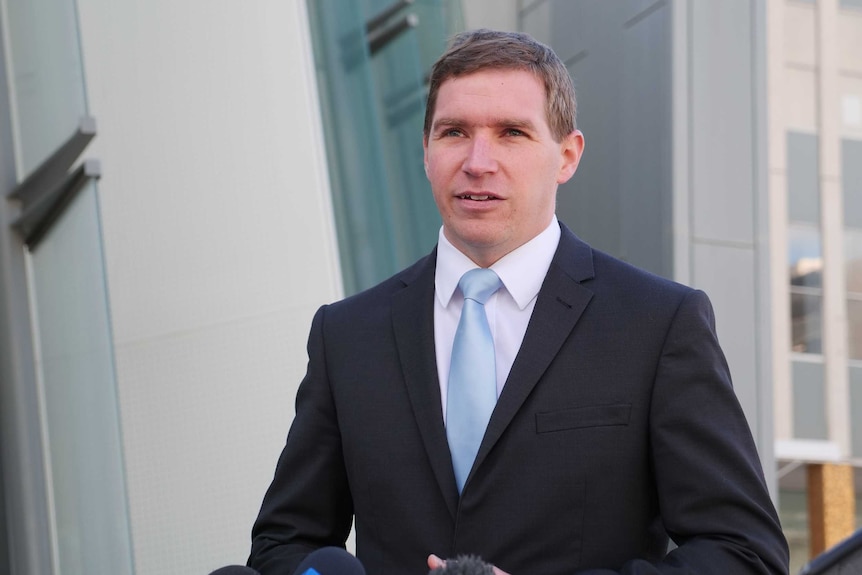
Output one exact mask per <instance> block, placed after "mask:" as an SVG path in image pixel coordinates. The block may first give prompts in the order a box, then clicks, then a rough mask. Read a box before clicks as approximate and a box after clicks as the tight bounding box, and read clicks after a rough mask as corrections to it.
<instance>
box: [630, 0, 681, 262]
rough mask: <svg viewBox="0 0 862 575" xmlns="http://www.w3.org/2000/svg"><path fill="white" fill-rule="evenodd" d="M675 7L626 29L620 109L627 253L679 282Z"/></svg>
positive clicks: (657, 8) (654, 11)
mask: <svg viewBox="0 0 862 575" xmlns="http://www.w3.org/2000/svg"><path fill="white" fill-rule="evenodd" d="M670 17H671V16H670V8H669V6H668V5H667V3H663V2H661V3H658V4H653V5H651V6H650V7H649V8H648V9H647V10H646V11H644V12H641V14H640V15H639V16H637V17H635V18H634V19H632V20H629V21H628V23H626V24H624V25H623V32H622V46H623V60H622V75H621V82H622V86H621V88H622V89H621V92H620V98H621V105H622V108H621V110H620V116H621V121H620V164H621V166H623V167H624V169H622V170H621V171H620V216H621V233H622V240H621V243H622V254H621V255H623V256H624V257H625V258H626V259H628V260H629V261H631V262H632V263H634V264H635V265H638V266H640V267H643V268H645V269H648V270H650V271H651V272H653V273H656V274H659V275H662V276H665V277H673V245H672V241H673V211H672V210H673V205H672V202H673V197H672V192H673V183H672V181H671V173H672V171H671V170H672V166H671V160H672V158H671V101H672V100H671V97H670V82H671V57H670V29H671V22H670Z"/></svg>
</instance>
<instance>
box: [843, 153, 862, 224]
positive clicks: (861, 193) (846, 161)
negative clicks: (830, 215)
mask: <svg viewBox="0 0 862 575" xmlns="http://www.w3.org/2000/svg"><path fill="white" fill-rule="evenodd" d="M841 187H842V190H843V194H842V195H843V197H844V225H845V226H847V227H848V228H857V229H860V230H862V141H859V140H842V141H841Z"/></svg>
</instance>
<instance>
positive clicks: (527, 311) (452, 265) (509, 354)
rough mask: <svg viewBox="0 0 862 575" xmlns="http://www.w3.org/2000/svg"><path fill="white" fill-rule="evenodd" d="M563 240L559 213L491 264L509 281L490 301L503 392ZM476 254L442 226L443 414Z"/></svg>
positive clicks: (437, 342)
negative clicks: (464, 287)
mask: <svg viewBox="0 0 862 575" xmlns="http://www.w3.org/2000/svg"><path fill="white" fill-rule="evenodd" d="M559 243H560V225H559V223H558V222H557V217H556V216H554V217H553V218H552V220H551V223H550V225H548V227H547V228H545V230H544V231H543V232H542V233H540V234H539V235H538V236H536V237H535V238H533V239H532V240H530V241H529V242H527V243H525V244H524V245H522V246H521V247H519V248H517V249H516V250H514V251H512V252H509V253H508V254H506V255H505V256H503V257H502V258H500V259H499V260H498V261H497V262H496V263H494V265H492V266H491V269H492V270H494V271H495V272H496V273H497V275H498V276H499V277H500V280H501V281H502V282H503V287H501V288H500V289H499V290H497V293H495V294H494V295H492V296H491V298H490V299H489V300H488V301H487V302H486V303H485V314H486V315H487V316H488V325H489V326H490V327H491V335H492V337H493V338H494V352H495V355H496V364H497V397H500V393H501V392H502V391H503V385H505V383H506V379H507V378H508V377H509V371H511V369H512V364H513V363H514V362H515V356H516V355H518V350H519V349H521V342H522V341H524V334H525V333H526V331H527V324H528V323H529V322H530V316H531V315H532V314H533V308H534V307H535V306H536V296H538V295H539V289H540V288H541V287H542V282H544V281H545V275H547V273H548V268H549V267H550V266H551V260H552V259H553V257H554V253H555V252H556V251H557V245H558V244H559ZM477 267H479V266H477V265H476V264H475V263H474V262H473V260H471V259H470V258H468V257H467V256H466V255H464V254H463V253H461V252H460V251H458V249H457V248H456V247H455V246H453V245H452V244H451V243H450V242H449V240H447V239H446V236H445V235H444V234H443V228H440V233H439V239H438V242H437V269H436V271H435V273H434V294H435V297H434V346H435V348H436V351H437V374H438V378H439V380H440V399H441V400H442V402H443V420H444V422H445V420H446V398H447V395H448V389H449V364H450V363H451V361H452V342H453V341H454V340H455V331H456V330H457V329H458V320H459V319H460V318H461V308H462V307H463V305H464V296H463V295H462V294H461V290H460V289H458V282H459V281H460V280H461V276H462V275H464V274H465V273H466V272H468V271H470V270H471V269H473V268H477Z"/></svg>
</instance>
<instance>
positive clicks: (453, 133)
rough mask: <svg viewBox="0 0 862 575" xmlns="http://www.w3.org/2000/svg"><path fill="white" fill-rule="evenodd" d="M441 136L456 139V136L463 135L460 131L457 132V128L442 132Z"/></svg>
mask: <svg viewBox="0 0 862 575" xmlns="http://www.w3.org/2000/svg"><path fill="white" fill-rule="evenodd" d="M441 135H442V136H443V137H444V138H457V137H458V136H461V135H463V133H462V132H461V130H458V129H457V128H452V129H449V130H444V131H443V133H442V134H441Z"/></svg>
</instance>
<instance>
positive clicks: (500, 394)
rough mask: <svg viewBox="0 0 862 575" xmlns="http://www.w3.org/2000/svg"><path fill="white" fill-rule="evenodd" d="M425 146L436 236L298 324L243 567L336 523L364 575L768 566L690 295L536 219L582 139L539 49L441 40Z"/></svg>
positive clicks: (716, 367)
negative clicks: (470, 568) (432, 243)
mask: <svg viewBox="0 0 862 575" xmlns="http://www.w3.org/2000/svg"><path fill="white" fill-rule="evenodd" d="M424 149H425V171H426V174H427V176H428V179H429V180H430V182H431V188H432V191H433V194H434V199H435V201H436V204H437V207H438V209H439V211H440V214H441V216H442V218H443V227H442V230H441V233H440V236H439V243H438V246H437V248H436V249H435V250H434V251H433V252H432V253H431V254H430V255H429V256H427V257H425V258H423V259H422V260H420V261H419V262H417V263H416V264H414V265H413V266H412V267H410V268H408V269H406V270H404V271H403V272H401V273H400V274H398V275H396V276H394V277H393V278H390V279H389V280H387V281H385V282H383V283H382V284H380V285H378V286H376V287H374V288H372V289H370V290H368V291H366V292H363V293H361V294H358V295H356V296H353V297H350V298H348V299H346V300H344V301H341V302H338V303H335V304H332V305H330V306H324V307H323V308H321V309H320V310H319V311H318V313H317V314H316V316H315V318H314V321H313V323H312V327H311V335H310V337H309V342H308V354H309V363H308V372H307V374H306V376H305V378H304V379H303V382H302V384H301V385H300V388H299V392H298V394H297V398H296V418H295V420H294V423H293V425H292V428H291V431H290V434H289V436H288V439H287V444H286V446H285V448H284V451H283V453H282V456H281V458H280V460H279V464H278V467H277V469H276V473H275V478H274V480H273V482H272V485H271V486H270V488H269V490H268V492H267V494H266V497H265V499H264V502H263V505H262V509H261V512H260V516H259V517H258V520H257V522H256V523H255V526H254V530H253V544H252V553H251V557H250V558H249V565H251V566H253V567H255V568H257V569H259V570H260V571H261V572H262V573H264V574H266V573H291V572H292V571H293V570H294V569H296V566H297V565H298V564H299V562H300V561H301V560H302V559H303V557H305V556H306V555H307V554H309V553H310V552H311V551H313V550H315V549H318V548H320V547H323V546H328V545H335V546H343V545H344V541H345V538H346V537H347V535H348V533H349V531H350V527H351V521H352V520H354V519H355V523H356V542H357V555H358V557H359V559H360V560H361V561H362V562H363V563H364V565H365V568H366V569H367V571H368V573H369V574H372V575H384V574H396V575H411V574H417V575H418V574H424V573H427V571H428V570H429V569H432V568H436V567H439V566H440V565H441V563H442V562H443V559H441V558H444V559H445V558H454V557H456V556H459V555H465V554H472V555H478V556H480V557H482V558H483V559H484V560H485V561H488V562H489V563H492V564H494V565H495V572H496V573H498V574H501V573H511V574H513V575H573V574H576V573H581V574H610V573H627V574H647V573H651V574H658V573H667V574H670V573H680V574H681V573H716V574H722V575H728V574H729V575H742V574H748V573H773V574H774V573H786V572H787V561H788V559H787V546H786V542H785V540H784V538H783V535H782V533H781V529H780V526H779V523H778V519H777V517H776V513H775V509H774V507H773V505H772V503H771V502H770V499H769V496H768V494H767V490H766V487H765V485H764V481H763V476H762V470H761V467H760V463H759V460H758V457H757V453H756V451H755V447H754V444H753V441H752V438H751V434H750V432H749V429H748V426H747V424H746V421H745V419H744V416H743V413H742V410H741V409H740V407H739V404H738V402H737V400H736V398H735V396H734V394H733V391H732V389H731V383H730V376H729V373H728V369H727V366H726V364H725V361H724V358H723V356H722V353H721V350H720V348H719V345H718V342H717V340H716V336H715V331H714V320H713V315H712V309H711V307H710V304H709V301H708V299H707V298H706V296H705V295H704V294H702V293H701V292H697V291H695V290H692V289H690V288H687V287H684V286H681V285H679V284H675V283H673V282H670V281H668V280H664V279H661V278H658V277H655V276H652V275H650V274H648V273H646V272H643V271H641V270H638V269H636V268H633V267H631V266H629V265H627V264H624V263H622V262H620V261H618V260H616V259H614V258H612V257H610V256H608V255H605V254H603V253H600V252H598V251H595V250H592V249H591V248H590V247H589V246H588V245H586V244H585V243H583V242H582V241H580V240H579V239H577V238H576V237H575V236H574V235H573V234H572V233H571V232H570V231H569V230H568V229H567V228H566V227H565V226H562V225H561V224H560V223H559V222H557V220H556V218H555V216H554V206H555V198H556V191H557V187H558V185H559V184H561V183H563V182H566V181H567V180H568V179H569V178H571V176H572V175H573V174H574V172H575V170H576V169H577V166H578V162H579V161H580V159H581V155H582V153H583V149H584V138H583V135H582V134H581V133H580V132H579V131H578V130H577V129H576V127H575V96H574V89H573V87H572V83H571V78H570V77H569V75H568V71H567V70H566V68H565V66H563V64H562V63H561V62H560V61H559V59H558V58H557V57H556V55H555V54H554V53H553V52H552V51H551V50H550V49H549V48H547V47H546V46H543V45H541V44H539V43H537V42H535V41H534V40H533V39H531V38H529V37H528V36H525V35H522V34H514V33H502V32H493V31H488V30H480V31H475V32H470V33H465V34H462V35H459V36H457V37H456V38H455V40H454V42H453V44H452V46H451V47H450V48H449V50H448V51H447V52H446V53H445V54H444V55H443V56H442V57H441V58H440V60H439V61H438V62H437V63H436V64H435V66H434V69H433V71H432V76H431V85H430V92H429V96H428V106H427V112H426V121H425V130H424ZM476 268H490V270H492V271H493V272H495V273H494V274H489V273H488V272H487V271H480V272H471V273H470V274H467V275H471V276H476V275H482V276H483V278H489V279H488V281H489V282H490V283H488V284H487V285H486V287H485V288H483V289H484V292H483V295H482V296H475V297H474V296H473V295H470V296H469V298H468V299H467V300H465V298H464V293H463V292H465V291H470V290H472V287H470V286H468V284H467V283H465V282H466V281H467V280H466V276H465V272H468V271H470V270H475V269H476ZM462 276H465V279H462ZM497 278H499V280H498V279H497ZM489 294H490V295H489ZM474 299H475V300H482V301H481V302H478V301H474ZM483 302H484V310H483V307H482V303H483ZM477 306H478V307H477ZM462 309H463V312H464V316H465V318H462ZM468 310H469V314H468ZM477 310H478V311H477ZM468 315H469V318H467V317H466V316H468ZM474 322H475V323H474ZM467 324H470V325H469V326H467ZM474 326H479V327H477V328H475V329H474ZM476 330H478V331H476ZM462 332H463V334H467V333H469V334H479V335H470V336H467V335H462ZM462 337H474V339H473V340H471V342H469V343H468V344H467V345H466V347H465V346H463V345H461V344H462V343H463V341H462V340H461V339H460V338H462ZM490 340H493V341H490ZM488 346H490V349H486V347H488ZM488 353H490V354H491V355H490V357H489V356H488V355H487V354H488ZM465 363H466V365H467V368H466V369H467V370H468V372H469V370H470V369H472V370H473V372H472V373H473V375H469V374H468V375H467V376H464V375H463V369H464V368H463V364H465ZM482 365H484V366H485V367H481V366H482ZM488 367H490V375H488V374H487V373H486V372H488V370H487V369H486V368H488ZM482 374H486V375H484V376H483V375H482ZM465 377H466V379H467V380H468V381H467V383H466V384H464V382H463V380H464V379H465ZM483 377H485V378H486V379H488V378H490V379H489V381H490V383H489V384H487V383H486V384H487V385H490V387H491V389H492V391H491V392H490V393H491V401H492V403H491V405H490V407H489V408H486V407H484V405H485V404H484V403H483V402H484V401H486V399H487V395H486V396H482V397H481V398H479V399H477V398H476V396H474V395H471V394H472V393H474V392H475V390H476V389H477V388H478V387H481V386H480V385H479V383H480V380H482V378H483ZM471 379H472V380H475V381H469V380H471ZM464 385H466V387H464ZM471 385H472V387H471ZM465 389H466V390H467V391H465ZM477 393H478V392H477ZM473 402H475V403H473ZM465 406H467V407H466V409H465ZM486 409H487V412H486V411H485V410H486ZM464 411H467V413H466V417H465V414H464V413H463V412H464ZM477 423H478V426H479V429H480V431H479V433H478V437H476V438H473V439H472V440H471V439H470V438H471V434H473V435H475V430H472V431H471V426H473V427H475V426H476V424H477ZM668 537H670V539H672V540H673V541H674V542H675V544H676V545H677V548H676V549H674V550H673V551H671V552H670V553H668V552H667V548H668Z"/></svg>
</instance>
